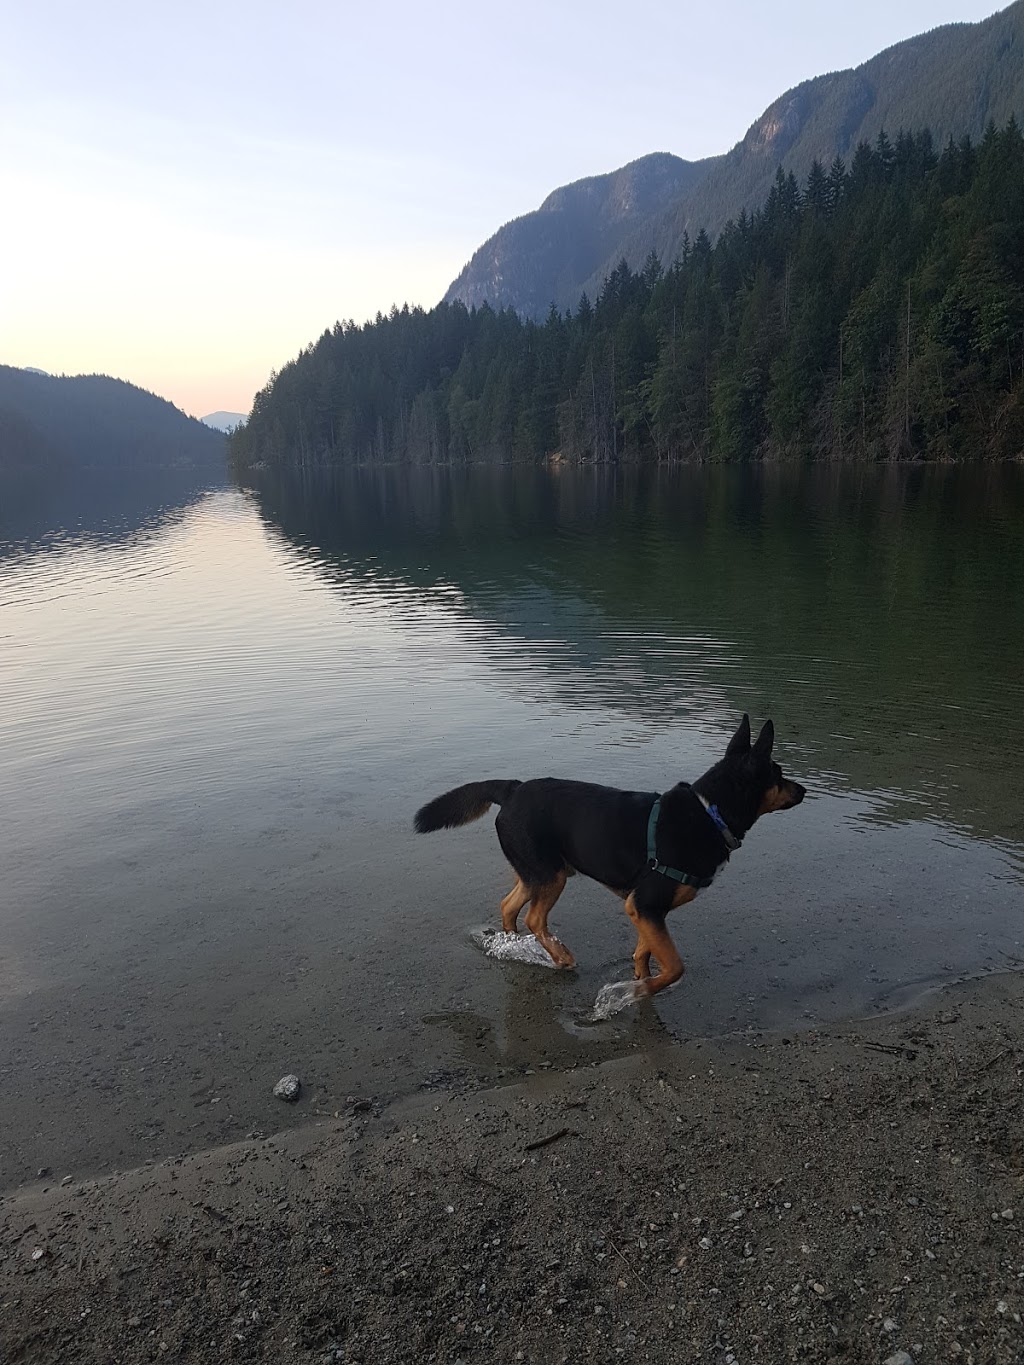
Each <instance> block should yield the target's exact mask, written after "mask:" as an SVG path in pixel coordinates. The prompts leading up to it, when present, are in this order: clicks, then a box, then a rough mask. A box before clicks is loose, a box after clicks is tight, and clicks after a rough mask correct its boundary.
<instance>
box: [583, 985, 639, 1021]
mask: <svg viewBox="0 0 1024 1365" xmlns="http://www.w3.org/2000/svg"><path fill="white" fill-rule="evenodd" d="M644 994H645V992H644V989H643V984H642V982H640V981H606V982H605V984H604V985H603V986H602V987H601V989H600V990H599V991H598V993H597V999H596V1000H595V1001H594V1009H593V1011H592V1013H591V1015H590V1018H591V1019H592V1020H593V1022H594V1023H595V1024H597V1023H600V1022H601V1021H602V1020H604V1019H610V1018H611V1017H612V1015H613V1014H618V1013H620V1011H622V1010H624V1009H626V1007H627V1006H628V1005H635V1004H636V1002H637V1001H638V1000H642V999H643V998H644Z"/></svg>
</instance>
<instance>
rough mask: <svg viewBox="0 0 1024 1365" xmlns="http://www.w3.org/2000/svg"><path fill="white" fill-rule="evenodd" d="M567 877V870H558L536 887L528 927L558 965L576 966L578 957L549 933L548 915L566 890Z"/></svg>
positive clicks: (527, 919) (528, 915) (527, 917)
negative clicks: (551, 877) (544, 883)
mask: <svg viewBox="0 0 1024 1365" xmlns="http://www.w3.org/2000/svg"><path fill="white" fill-rule="evenodd" d="M566 880H567V877H566V873H565V870H564V869H563V870H562V871H561V872H557V873H556V874H555V876H554V877H553V879H552V880H551V881H550V882H548V883H547V884H546V885H544V886H538V887H536V888H535V889H534V890H533V892H532V894H531V897H530V908H529V910H527V912H526V927H527V929H529V931H530V933H531V934H533V936H534V938H535V939H536V940H537V942H538V943H540V944H542V945H543V947H544V948H546V949H547V952H548V956H549V957H550V958H551V960H552V962H553V963H554V964H555V966H556V967H575V966H576V959H575V958H574V957H573V955H572V953H570V952H569V949H568V948H567V947H566V946H565V944H564V943H559V941H558V939H557V938H555V937H554V936H553V935H552V934H549V933H548V915H549V914H550V913H551V910H552V908H553V906H554V904H555V901H557V900H558V898H559V896H560V895H561V894H562V892H563V891H564V890H565V883H566Z"/></svg>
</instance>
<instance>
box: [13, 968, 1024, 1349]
mask: <svg viewBox="0 0 1024 1365" xmlns="http://www.w3.org/2000/svg"><path fill="white" fill-rule="evenodd" d="M1022 1006H1024V977H1021V976H1000V977H990V978H988V979H986V980H984V981H980V982H973V983H967V984H962V985H958V986H954V987H952V988H949V989H947V990H945V991H943V992H942V993H941V994H936V995H934V996H932V997H930V998H929V999H928V1000H927V1001H926V1003H925V1004H924V1005H923V1006H919V1007H918V1008H917V1009H916V1010H914V1011H913V1012H911V1013H906V1014H901V1015H898V1016H889V1017H885V1018H881V1019H876V1020H872V1021H869V1022H867V1023H859V1024H855V1025H848V1026H844V1027H842V1028H832V1029H829V1030H828V1031H819V1032H815V1033H806V1034H790V1035H786V1036H781V1037H768V1036H759V1035H753V1034H751V1035H745V1036H743V1037H741V1038H731V1039H726V1040H717V1041H709V1042H695V1043H692V1044H688V1045H676V1046H666V1047H665V1048H663V1049H658V1050H655V1051H651V1052H647V1053H645V1054H644V1055H642V1056H638V1057H635V1058H631V1059H629V1060H628V1061H622V1062H615V1063H609V1064H606V1065H603V1066H595V1067H586V1068H580V1069H578V1070H575V1071H570V1072H565V1073H561V1074H556V1073H554V1072H547V1073H541V1074H538V1075H536V1076H533V1077H528V1078H527V1079H526V1081H525V1083H523V1084H518V1085H515V1086H510V1087H508V1088H505V1089H499V1090H493V1091H486V1092H478V1093H476V1094H471V1095H465V1094H463V1095H444V1094H439V1093H437V1092H432V1093H428V1094H424V1095H421V1096H418V1097H416V1098H415V1099H413V1100H409V1101H404V1102H402V1103H400V1104H396V1105H392V1106H391V1107H390V1108H386V1109H383V1110H382V1111H378V1109H377V1107H376V1106H375V1105H374V1103H373V1101H372V1087H371V1088H370V1089H368V1091H367V1094H366V1095H365V1096H363V1097H360V1103H359V1104H354V1105H351V1106H350V1107H349V1110H348V1111H347V1112H340V1111H339V1115H338V1117H336V1118H331V1119H320V1120H319V1121H317V1122H315V1123H311V1124H310V1125H309V1126H307V1127H304V1128H300V1129H296V1130H293V1131H290V1132H288V1133H285V1134H282V1135H281V1136H279V1137H277V1138H265V1139H252V1140H249V1141H246V1142H243V1143H238V1144H236V1145H233V1146H229V1147H220V1148H217V1149H214V1150H211V1151H207V1152H202V1153H200V1154H198V1155H195V1156H191V1157H186V1158H182V1159H180V1160H169V1161H165V1162H161V1163H159V1164H151V1165H148V1166H146V1167H143V1168H141V1169H138V1170H134V1171H130V1172H127V1173H124V1174H119V1175H113V1176H109V1177H106V1178H104V1179H101V1180H95V1181H88V1182H82V1183H74V1182H73V1183H71V1184H68V1185H61V1184H59V1183H56V1182H59V1180H60V1177H61V1173H60V1172H54V1173H53V1174H54V1182H55V1183H47V1182H46V1181H40V1182H39V1183H38V1184H37V1185H34V1186H32V1187H28V1188H24V1189H21V1190H18V1191H15V1192H14V1193H12V1194H10V1195H8V1196H7V1197H6V1198H4V1199H3V1201H2V1203H0V1257H2V1259H0V1359H2V1360H3V1361H4V1362H9V1365H14V1363H15V1362H18V1363H19V1365H20V1363H21V1362H25V1365H28V1363H29V1362H31V1363H32V1365H45V1363H46V1362H55V1363H56V1362H60V1365H71V1362H75V1363H77V1362H83V1365H84V1363H87V1362H103V1363H104V1365H114V1363H115V1362H135V1361H150V1360H153V1361H197V1362H213V1361H225V1360H250V1361H251V1360H260V1361H284V1362H287V1361H316V1362H320V1361H323V1362H327V1361H332V1362H333V1361H339V1362H349V1361H352V1362H355V1361H361V1362H366V1365H371V1362H378V1361H379V1362H390V1361H417V1362H427V1361H438V1362H445V1363H446V1365H455V1362H458V1361H462V1362H465V1363H466V1365H469V1362H471V1361H474V1360H475V1361H501V1362H505V1361H510V1362H511V1361H520V1360H522V1361H529V1362H544V1363H546V1362H558V1361H566V1362H575V1361H579V1360H595V1361H602V1362H603V1361H610V1362H614V1361H617V1360H624V1361H658V1362H661V1361H665V1362H668V1361H672V1362H690V1361H692V1362H701V1365H704V1362H721V1363H722V1365H732V1362H738V1363H739V1365H746V1362H749V1361H764V1362H783V1361H790V1360H807V1361H831V1360H836V1361H851V1362H874V1361H877V1362H879V1363H881V1362H884V1361H893V1362H899V1365H906V1361H907V1359H908V1358H909V1359H910V1360H911V1361H913V1362H915V1365H920V1362H925V1361H947V1360H954V1361H959V1362H962V1365H969V1363H970V1362H975V1363H976V1365H993V1363H995V1365H1000V1363H1001V1362H1019V1361H1022V1360H1024V1329H1022V1326H1021V1314H1022V1312H1024V1236H1022V1233H1024V1107H1022V1071H1024V1023H1022V1020H1024V1014H1022Z"/></svg>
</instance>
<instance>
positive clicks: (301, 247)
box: [0, 0, 1005, 416]
mask: <svg viewBox="0 0 1024 1365" xmlns="http://www.w3.org/2000/svg"><path fill="white" fill-rule="evenodd" d="M1004 7H1005V6H1004V5H1002V4H993V3H991V0H896V3H894V2H893V0H860V2H859V3H858V4H857V5H850V6H847V5H842V6H840V5H838V4H834V3H829V0H775V2H774V3H773V4H771V5H767V4H765V3H764V0H717V3H710V4H709V3H707V0H704V2H703V3H699V4H698V3H687V0H671V2H670V0H632V3H631V4H629V5H623V4H621V3H620V4H611V3H606V0H564V3H559V0H518V3H517V4H509V3H507V0H506V3H503V4H500V5H498V4H490V3H487V0H477V2H476V3H474V4H469V3H467V0H440V2H439V3H437V4H434V5H428V4H423V3H419V4H413V3H408V0H378V2H377V3H376V5H374V4H372V3H367V0H358V3H354V0H336V3H333V4H331V3H326V0H305V2H304V3H302V2H300V3H293V4H281V3H278V4H273V5H271V4H267V3H264V0H247V3H235V0H206V3H203V4H197V3H195V2H194V0H178V2H177V3H173V4H172V3H169V2H168V0H163V3H159V0H158V3H156V4H145V3H143V4H140V3H139V0H131V3H111V2H110V0H95V2H94V3H90V4H82V3H80V0H75V3H73V4H72V3H67V2H66V0H33V3H31V4H30V3H22V4H20V5H18V6H15V5H13V4H11V5H8V6H6V10H5V17H4V22H3V37H2V40H0V186H2V192H3V207H2V216H0V245H2V259H3V270H2V274H0V363H4V364H10V365H35V366H38V367H39V368H41V369H44V370H49V371H50V372H51V373H67V374H75V373H92V372H100V373H105V374H112V375H115V376H117V377H118V378H122V379H128V380H130V381H131V382H132V383H135V384H140V385H142V386H143V387H144V388H147V389H151V390H153V391H154V392H156V393H159V394H161V395H162V396H164V397H166V398H170V399H171V400H172V401H173V402H175V403H177V404H178V405H179V406H180V407H182V408H184V409H185V411H187V412H190V413H192V414H193V415H196V416H201V415H203V414H205V413H207V412H211V411H213V410H215V409H218V408H223V409H228V410H234V411H244V412H247V411H248V410H249V407H250V405H251V402H252V397H253V394H254V393H255V392H256V391H257V390H258V389H259V388H261V387H262V386H263V385H264V384H265V383H266V381H267V379H268V377H269V374H270V371H271V370H272V369H274V368H280V366H282V365H283V364H285V363H286V362H287V361H288V360H290V359H292V358H293V357H294V356H295V355H296V354H297V352H298V351H299V350H301V349H302V347H303V346H305V345H306V344H307V343H308V342H310V341H312V340H315V339H316V337H318V336H319V335H320V333H321V332H322V331H323V330H324V328H325V327H330V326H332V325H333V324H334V322H335V320H336V319H338V318H355V319H356V321H359V322H362V321H364V320H366V319H367V318H369V317H372V316H374V314H376V312H377V311H378V310H380V311H384V312H386V311H387V309H388V308H389V307H390V306H391V304H392V303H399V304H401V303H404V302H409V303H410V304H413V303H419V304H422V305H423V306H424V307H427V308H429V307H432V306H433V305H434V304H435V303H437V301H438V300H439V299H440V297H441V295H442V294H443V293H444V291H445V289H446V288H447V286H448V284H449V283H450V282H451V280H452V279H453V278H454V277H455V276H456V275H457V274H458V272H459V271H460V270H461V268H462V266H463V265H464V264H465V262H466V261H467V260H468V259H469V257H470V256H471V255H472V253H473V251H474V250H475V249H476V248H477V247H478V246H479V245H480V244H481V243H482V242H483V241H484V240H485V239H486V238H487V237H489V236H490V235H491V233H492V232H494V231H495V230H496V229H497V228H498V227H500V226H501V224H502V223H504V222H507V221H508V219H510V218H514V217H517V216H518V215H519V214H522V213H526V212H528V211H529V210H531V209H534V208H536V207H537V206H538V205H539V204H540V202H541V200H542V199H543V198H544V197H545V196H546V195H547V194H548V193H549V191H551V190H552V189H554V188H555V187H556V186H558V185H562V184H566V183H568V182H569V181H571V180H578V179H579V178H580V177H581V176H585V175H594V174H598V173H600V172H603V171H610V170H614V169H615V168H616V167H617V166H621V165H623V164H624V163H625V162H627V161H631V160H634V159H635V158H636V157H639V156H643V155H645V154H646V153H648V152H654V151H668V152H674V153H675V154H676V155H678V156H682V157H687V158H690V159H697V158H699V157H703V156H710V155H714V154H715V153H718V152H724V151H727V150H728V148H729V147H731V146H732V145H733V143H735V142H736V141H737V140H738V139H739V138H740V137H742V135H743V134H744V132H745V131H746V129H747V128H748V127H749V125H750V124H751V123H752V122H753V121H754V119H755V118H757V116H758V115H759V114H760V113H761V112H762V111H763V110H764V109H765V108H766V107H767V106H768V105H769V104H770V103H771V102H772V101H773V100H774V99H775V98H776V97H777V96H778V95H780V94H782V93H783V91H784V90H786V89H787V88H789V87H790V86H793V85H796V84H797V83H798V82H799V81H801V80H805V79H807V78H808V77H811V76H817V75H820V74H822V73H823V72H825V71H829V70H835V69H837V68H841V67H847V66H856V65H858V64H859V63H860V62H862V61H865V60H866V59H867V58H869V57H871V56H873V55H874V54H875V53H876V52H878V51H880V50H881V49H882V48H884V47H887V46H889V45H891V44H892V43H894V42H898V41H899V40H900V39H902V38H907V37H910V36H912V35H913V34H915V33H920V32H923V31H925V30H926V29H929V28H934V27H936V26H937V25H939V24H944V23H949V22H953V21H956V20H964V21H976V20H978V19H982V18H986V17H987V16H988V15H990V14H993V13H995V12H996V11H997V10H999V9H1001V8H1004Z"/></svg>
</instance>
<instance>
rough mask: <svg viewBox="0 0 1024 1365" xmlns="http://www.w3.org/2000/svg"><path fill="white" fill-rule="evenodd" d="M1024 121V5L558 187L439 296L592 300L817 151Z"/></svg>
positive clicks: (516, 304)
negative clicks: (710, 141)
mask: <svg viewBox="0 0 1024 1365" xmlns="http://www.w3.org/2000/svg"><path fill="white" fill-rule="evenodd" d="M1011 114H1015V115H1016V116H1017V118H1018V119H1022V118H1024V0H1017V3H1016V4H1013V5H1011V6H1010V7H1009V8H1008V9H1005V10H1003V11H1001V12H1000V13H999V14H995V15H993V16H992V18H990V19H986V20H984V21H983V22H982V23H978V24H949V25H946V26H945V27H943V28H938V29H933V30H932V31H931V32H930V33H925V34H922V35H920V36H919V37H917V38H911V39H909V40H908V41H907V42H904V43H899V44H897V45H896V46H895V47H892V48H888V49H887V50H886V51H885V52H882V53H880V54H879V55H878V56H876V57H873V58H872V59H871V60H870V61H868V62H865V63H864V65H863V66H860V67H857V68H856V69H853V70H848V71H838V72H832V73H830V74H828V75H825V76H819V77H816V78H815V79H813V80H809V81H805V82H804V83H803V84H801V85H798V86H796V87H794V88H793V89H792V90H788V91H787V92H786V93H785V94H784V95H782V96H781V97H780V98H779V99H777V100H776V101H775V102H774V103H773V104H772V105H771V106H770V107H769V108H768V109H766V110H765V112H764V113H763V114H762V115H761V116H760V118H758V119H757V120H756V121H755V122H754V123H753V124H752V125H751V127H750V128H749V129H748V131H747V133H746V135H745V136H744V138H743V139H742V140H741V141H740V142H738V143H737V144H736V146H735V147H733V149H732V150H731V151H730V152H728V153H727V154H726V155H724V156H720V157H711V158H709V159H708V160H705V161H699V162H686V161H681V160H680V159H679V158H678V157H674V156H669V155H667V154H660V155H656V156H650V157H643V158H641V160H639V161H634V162H632V163H631V164H630V165H629V166H624V167H623V168H622V169H621V170H619V171H614V172H612V173H611V174H610V175H605V176H595V177H593V178H591V179H590V180H581V181H578V182H577V183H576V184H574V185H567V186H565V187H564V188H563V189H559V190H555V191H554V193H553V194H551V195H549V196H548V198H547V199H546V200H545V201H544V203H543V204H542V205H541V207H540V209H538V210H537V212H536V213H531V214H527V215H526V216H525V217H523V218H517V219H516V220H515V221H514V222H512V223H509V224H507V225H506V226H505V227H503V228H502V229H501V230H500V231H499V232H497V233H495V235H494V236H493V237H492V238H491V239H490V241H488V242H486V243H485V244H484V245H483V246H482V247H481V248H480V250H479V251H478V252H477V253H476V254H475V255H474V257H473V259H472V260H471V261H470V262H469V264H468V265H467V266H466V268H465V269H464V270H463V272H462V274H461V275H460V276H459V278H458V279H457V280H456V281H455V282H454V283H453V284H452V285H451V287H450V288H449V290H448V293H447V294H446V295H445V297H446V298H447V299H462V300H463V301H464V302H465V303H466V304H476V305H479V304H481V303H484V302H487V303H489V304H491V306H492V307H511V308H515V309H516V310H517V311H519V312H521V313H523V314H524V315H527V316H530V317H541V316H543V315H544V314H545V313H546V312H547V309H548V307H549V305H550V304H551V302H552V300H554V302H556V303H557V304H558V305H559V307H560V308H565V307H569V306H574V305H575V303H576V301H577V300H578V298H579V295H580V293H581V292H583V291H584V290H586V292H587V293H589V294H590V296H591V297H592V298H593V297H594V296H595V295H596V294H598V293H599V292H600V289H601V285H602V283H603V281H604V279H605V278H606V276H607V275H608V274H609V273H610V272H611V271H612V270H613V269H614V267H615V266H616V264H617V263H618V261H619V259H620V258H622V257H625V259H626V260H627V261H628V262H629V264H630V266H632V267H633V268H634V269H636V268H638V267H639V266H641V265H642V263H643V261H644V260H645V259H646V257H647V256H648V255H649V254H650V253H651V252H652V251H653V252H655V253H656V254H657V255H658V257H659V258H660V259H661V260H662V262H663V263H665V264H669V263H671V262H672V261H673V260H674V259H675V258H676V257H677V255H678V254H679V252H680V249H681V247H682V242H683V236H684V233H688V234H689V236H690V237H691V238H692V237H694V236H695V235H696V234H697V232H698V231H699V230H700V229H701V228H702V227H703V228H705V229H706V230H707V231H708V232H709V233H710V234H711V235H712V236H714V235H716V234H717V233H718V232H719V231H721V229H722V227H723V226H724V225H725V223H726V222H727V221H728V220H729V219H730V218H732V217H735V216H736V215H737V214H739V212H740V211H741V210H742V209H744V208H746V209H748V210H753V209H756V208H757V207H759V206H760V205H761V204H762V203H763V202H764V199H765V197H766V196H767V194H768V191H769V189H770V188H771V184H772V180H773V179H774V177H775V173H776V171H777V169H778V167H779V166H780V165H781V166H784V168H785V169H786V170H787V171H790V170H791V171H793V173H794V174H795V175H796V176H797V179H798V180H800V181H803V180H804V179H805V178H806V176H807V173H808V171H809V170H810V168H811V164H812V162H813V161H814V160H815V159H817V160H819V161H821V162H822V163H823V164H824V165H825V167H826V168H827V167H828V165H829V164H830V163H831V162H832V160H833V159H834V158H835V157H837V156H842V157H844V158H846V159H847V160H849V158H850V157H851V156H852V154H853V151H854V150H855V148H856V146H857V144H858V142H860V141H862V140H866V141H868V142H874V140H875V139H876V138H877V136H878V134H879V132H880V131H881V130H882V129H883V128H884V129H885V130H886V131H887V132H888V133H889V134H890V136H891V137H893V138H895V136H896V134H897V133H898V132H899V131H900V129H905V130H907V131H919V130H921V129H923V128H930V129H931V131H932V134H933V136H934V138H935V142H936V145H937V146H939V147H941V146H942V145H943V144H944V143H945V142H946V141H947V139H948V138H949V137H951V136H952V137H954V138H957V139H959V138H961V137H963V136H964V135H965V134H969V135H970V136H971V137H972V138H975V139H977V138H979V137H981V136H982V135H983V133H984V131H985V127H986V125H987V124H988V122H989V120H993V121H994V122H995V123H996V124H999V125H1001V124H1005V123H1006V122H1007V120H1008V119H1009V118H1010V116H1011Z"/></svg>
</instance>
